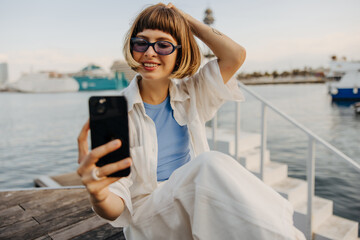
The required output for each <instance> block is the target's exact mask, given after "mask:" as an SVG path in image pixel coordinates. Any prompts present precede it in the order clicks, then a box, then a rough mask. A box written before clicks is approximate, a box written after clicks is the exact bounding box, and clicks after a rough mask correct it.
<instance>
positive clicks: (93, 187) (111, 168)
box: [77, 121, 132, 204]
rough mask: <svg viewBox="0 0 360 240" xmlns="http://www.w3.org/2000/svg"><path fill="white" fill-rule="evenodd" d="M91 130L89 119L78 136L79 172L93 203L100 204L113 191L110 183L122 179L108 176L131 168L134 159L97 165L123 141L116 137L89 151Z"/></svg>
mask: <svg viewBox="0 0 360 240" xmlns="http://www.w3.org/2000/svg"><path fill="white" fill-rule="evenodd" d="M89 130H90V124H89V121H87V122H86V123H85V124H84V126H83V128H82V129H81V132H80V134H79V137H78V150H79V158H78V163H79V164H80V166H79V168H78V169H77V173H78V174H79V176H80V177H81V181H82V183H83V184H84V185H85V186H86V189H87V190H88V192H89V194H90V197H91V201H92V203H93V204H98V203H101V202H104V201H105V200H106V199H108V198H109V196H110V195H111V192H110V191H109V185H110V184H112V183H113V182H116V181H118V180H119V179H120V177H107V176H108V175H110V174H112V173H115V172H118V171H120V170H124V169H126V168H129V167H130V165H131V162H132V160H131V158H125V159H123V160H121V161H117V162H114V163H110V164H106V165H104V166H102V167H97V166H96V163H97V162H98V161H99V159H100V158H101V157H103V156H105V155H107V154H109V153H111V152H113V151H115V150H116V149H118V148H120V147H121V141H120V140H119V139H115V140H113V141H110V142H108V143H106V144H104V145H101V146H99V147H97V148H94V149H93V150H92V151H89V145H88V141H87V139H88V134H89ZM94 170H96V171H95V172H96V173H97V174H96V175H97V176H96V177H97V179H94V177H93V175H94V172H93V171H94ZM119 199H120V198H119Z"/></svg>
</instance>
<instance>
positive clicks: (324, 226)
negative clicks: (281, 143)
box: [207, 129, 358, 240]
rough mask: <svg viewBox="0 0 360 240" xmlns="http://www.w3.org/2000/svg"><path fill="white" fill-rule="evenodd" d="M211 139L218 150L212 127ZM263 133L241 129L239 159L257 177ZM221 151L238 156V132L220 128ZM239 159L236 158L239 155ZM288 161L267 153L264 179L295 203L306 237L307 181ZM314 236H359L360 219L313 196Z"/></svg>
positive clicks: (340, 237)
mask: <svg viewBox="0 0 360 240" xmlns="http://www.w3.org/2000/svg"><path fill="white" fill-rule="evenodd" d="M207 134H208V142H209V145H210V148H211V149H214V144H213V141H212V132H211V129H207ZM260 139H261V136H260V134H256V133H247V132H241V133H240V135H239V141H238V149H239V150H238V151H239V153H238V156H239V157H238V159H237V160H238V161H239V163H240V164H242V165H243V166H244V167H246V168H247V169H248V170H249V171H251V172H252V173H254V174H255V175H256V176H258V177H259V176H260ZM215 148H216V150H217V151H221V152H223V153H226V154H229V155H231V156H233V157H234V158H235V156H234V155H235V136H234V132H231V131H227V130H224V129H217V132H216V146H215ZM235 159H236V158H235ZM287 170H288V167H287V165H286V164H282V163H277V162H272V161H271V160H270V152H269V150H267V151H266V152H265V158H264V174H263V181H264V182H265V183H266V184H268V185H270V186H271V187H272V188H273V189H275V190H276V191H277V192H278V193H280V194H281V195H282V196H283V197H284V198H286V199H288V200H289V201H290V203H292V205H293V206H294V210H295V212H294V224H295V226H296V227H297V228H298V229H299V230H300V231H302V232H303V233H304V234H305V236H306V233H307V229H306V228H307V225H306V224H307V216H306V212H307V182H306V181H304V180H301V179H296V178H291V177H288V176H287ZM312 212H313V214H312V229H313V234H312V237H313V239H344V240H345V239H346V240H350V239H358V237H357V234H358V222H355V221H351V220H348V219H344V218H341V217H338V216H335V215H333V202H332V201H330V200H327V199H324V198H320V197H317V196H315V197H314V198H313V211H312Z"/></svg>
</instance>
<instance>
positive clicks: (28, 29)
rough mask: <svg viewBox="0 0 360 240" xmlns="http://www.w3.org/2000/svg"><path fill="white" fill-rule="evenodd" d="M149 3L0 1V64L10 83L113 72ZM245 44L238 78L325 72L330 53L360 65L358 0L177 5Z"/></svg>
mask: <svg viewBox="0 0 360 240" xmlns="http://www.w3.org/2000/svg"><path fill="white" fill-rule="evenodd" d="M158 2H159V1H150V0H146V1H145V0H143V1H140V0H126V1H123V0H101V1H100V0H0V62H7V63H8V68H9V80H10V81H15V80H17V79H18V78H19V77H20V76H21V74H22V73H26V72H30V71H33V72H36V71H59V72H77V71H79V70H80V69H81V68H83V67H84V66H86V65H87V64H89V63H95V64H98V65H100V66H102V67H103V68H104V69H105V70H108V71H109V69H110V67H111V65H112V63H113V61H115V60H122V59H124V58H123V55H122V45H123V39H124V36H125V33H126V32H127V30H128V29H129V27H130V25H131V22H132V20H134V18H135V16H136V15H137V14H138V13H139V12H140V11H141V10H142V9H143V8H145V7H146V6H149V5H150V4H155V3H158ZM164 3H168V2H164ZM172 3H173V4H174V5H175V6H176V7H178V8H180V9H182V10H183V11H185V12H187V13H189V14H190V15H192V16H193V17H195V18H197V19H199V20H201V21H202V20H203V18H204V16H205V15H204V12H205V10H206V8H211V9H212V10H213V15H214V17H215V23H214V25H213V27H214V28H216V29H218V30H220V31H221V32H222V33H224V34H226V35H228V36H229V37H230V38H232V39H233V40H235V41H236V42H238V43H239V44H240V45H242V46H244V47H245V48H246V50H247V58H246V61H245V63H244V65H243V66H242V67H241V68H240V70H239V73H240V72H243V73H249V72H253V71H260V72H265V71H268V72H272V71H274V70H276V71H285V70H292V69H295V68H299V69H302V68H304V67H312V68H318V67H326V66H327V64H328V63H329V61H330V56H331V55H337V56H338V57H343V56H345V57H346V58H347V59H348V60H360V14H359V11H360V1H359V0H301V1H299V0H297V1H296V0H272V1H270V0H252V1H249V0H247V1H245V0H195V1H194V0H191V1H189V0H173V1H172Z"/></svg>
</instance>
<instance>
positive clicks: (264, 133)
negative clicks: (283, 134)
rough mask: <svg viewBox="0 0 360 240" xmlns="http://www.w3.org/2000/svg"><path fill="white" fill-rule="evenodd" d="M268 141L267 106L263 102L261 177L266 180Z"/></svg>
mask: <svg viewBox="0 0 360 240" xmlns="http://www.w3.org/2000/svg"><path fill="white" fill-rule="evenodd" d="M266 141H267V107H266V104H265V103H264V102H263V103H262V104H261V149H260V179H261V180H264V160H265V152H266Z"/></svg>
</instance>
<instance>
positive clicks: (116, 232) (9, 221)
mask: <svg viewBox="0 0 360 240" xmlns="http://www.w3.org/2000/svg"><path fill="white" fill-rule="evenodd" d="M0 199H1V202H2V203H3V204H4V205H6V206H9V207H8V208H7V209H2V210H0V218H1V220H0V226H1V227H0V239H38V240H49V239H57V238H59V239H68V238H72V237H75V236H77V237H78V239H84V238H87V239H104V237H106V238H107V239H108V238H112V239H123V233H122V229H121V228H113V227H112V226H110V225H109V224H107V223H106V222H105V221H104V220H102V219H101V218H99V217H97V216H96V215H95V213H94V212H93V211H92V209H91V205H90V202H89V200H88V196H87V192H86V190H85V189H39V190H37V189H36V190H28V191H16V192H1V193H0ZM82 236H83V237H82Z"/></svg>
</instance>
